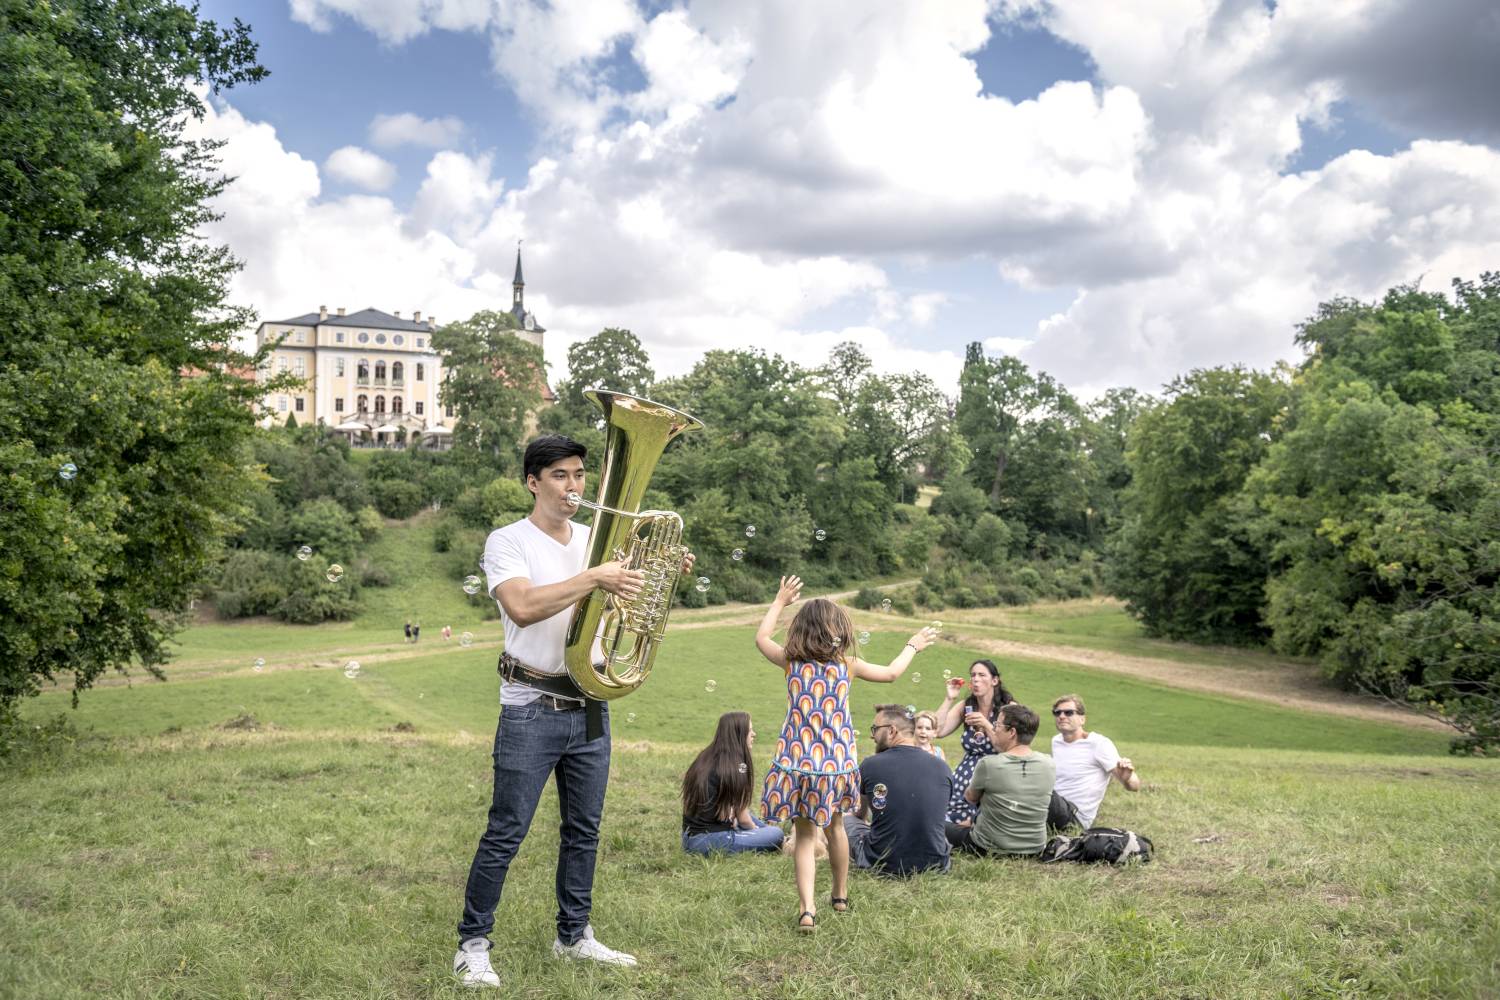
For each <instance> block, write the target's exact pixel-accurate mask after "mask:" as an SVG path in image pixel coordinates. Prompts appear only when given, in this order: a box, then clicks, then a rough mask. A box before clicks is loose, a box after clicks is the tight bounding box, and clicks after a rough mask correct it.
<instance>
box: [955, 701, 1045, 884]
mask: <svg viewBox="0 0 1500 1000" xmlns="http://www.w3.org/2000/svg"><path fill="white" fill-rule="evenodd" d="M1038 725H1039V720H1038V719H1037V715H1036V713H1035V712H1033V711H1032V710H1031V709H1029V708H1027V707H1026V706H1025V705H1017V704H1015V703H1014V702H1012V703H1011V704H1009V705H1006V706H1005V707H1004V708H1002V709H1001V710H1000V719H999V722H998V724H997V725H996V726H995V735H994V736H993V737H991V738H990V742H991V743H993V744H994V746H995V749H996V750H998V751H999V752H998V753H995V754H991V755H990V756H988V757H985V758H984V759H982V760H981V761H980V762H979V766H978V767H976V768H975V769H974V778H973V780H972V781H970V782H969V787H968V788H967V789H966V790H965V791H964V798H966V799H968V800H969V801H970V802H973V803H975V804H977V805H978V806H979V817H978V818H977V819H976V820H975V821H974V825H973V826H964V827H960V826H957V825H955V824H949V826H948V829H947V833H948V842H949V843H951V844H952V845H953V846H954V847H957V848H959V849H960V850H963V851H967V852H969V853H970V854H981V855H984V854H1022V855H1035V854H1040V853H1041V852H1042V848H1043V847H1045V846H1046V844H1047V807H1048V805H1049V804H1050V803H1051V801H1052V782H1053V779H1054V778H1055V777H1056V773H1057V772H1056V770H1055V769H1054V768H1053V766H1052V758H1051V757H1048V756H1047V755H1046V754H1044V753H1037V752H1036V751H1035V750H1033V749H1031V741H1032V739H1033V738H1035V736H1036V731H1037V726H1038Z"/></svg>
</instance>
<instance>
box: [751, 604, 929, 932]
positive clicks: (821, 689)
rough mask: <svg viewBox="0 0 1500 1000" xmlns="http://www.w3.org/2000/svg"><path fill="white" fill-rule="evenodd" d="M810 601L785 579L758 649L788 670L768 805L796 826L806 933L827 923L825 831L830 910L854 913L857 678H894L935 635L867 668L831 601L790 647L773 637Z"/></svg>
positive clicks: (797, 624)
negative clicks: (849, 815) (852, 683)
mask: <svg viewBox="0 0 1500 1000" xmlns="http://www.w3.org/2000/svg"><path fill="white" fill-rule="evenodd" d="M801 594H802V581H801V580H799V579H798V578H797V577H795V576H784V577H782V578H781V587H780V589H779V590H778V591H777V592H776V600H774V601H772V602H771V606H770V607H769V608H768V609H767V610H766V616H765V618H764V619H762V620H761V623H760V629H759V630H758V631H757V632H756V633H755V645H756V646H757V647H758V648H759V649H760V651H761V654H762V655H763V656H765V658H766V659H768V660H770V661H771V662H772V663H774V664H776V666H778V667H780V668H781V669H782V670H784V671H785V672H786V691H787V703H788V704H787V711H786V723H785V724H784V725H783V726H782V727H781V738H780V739H779V740H777V742H776V753H775V755H774V756H773V757H772V759H771V770H770V772H769V773H768V774H767V775H766V784H765V792H764V794H763V795H762V798H761V805H762V807H763V809H764V810H765V814H766V818H767V819H768V820H770V821H771V822H781V821H782V820H786V819H791V820H792V821H793V822H794V823H795V824H796V840H797V845H796V853H795V855H794V857H795V868H796V872H797V901H798V906H799V907H801V913H800V914H799V915H798V917H797V929H798V930H799V931H802V932H804V933H810V932H811V931H812V930H814V928H816V926H817V922H818V919H817V915H816V914H817V908H816V906H815V905H814V903H813V883H814V880H815V877H816V871H815V869H814V856H813V849H814V846H815V845H814V829H815V828H816V827H822V828H823V829H824V831H825V832H826V834H827V836H828V863H829V866H830V867H831V868H832V869H833V892H832V895H831V897H830V898H829V903H830V904H831V905H832V906H833V909H834V911H835V912H840V913H841V912H843V911H844V910H847V909H848V908H849V899H848V892H849V841H848V840H847V839H845V836H844V819H843V814H844V813H846V812H853V811H854V808H855V806H856V804H857V802H858V799H859V756H858V753H857V752H856V750H855V746H854V723H853V721H852V719H851V717H850V714H849V680H850V678H851V677H858V678H859V679H860V680H866V681H879V682H883V683H889V682H891V681H893V680H895V679H896V678H897V677H900V676H901V674H902V673H903V672H905V670H906V668H907V667H908V666H910V665H911V661H912V657H914V656H916V655H917V653H919V652H921V651H922V650H923V649H926V648H927V647H928V646H929V645H930V644H931V643H932V641H933V639H934V638H935V637H936V633H935V632H933V630H932V629H928V628H924V629H922V630H921V631H920V632H918V633H917V634H916V635H914V636H912V637H911V639H910V640H908V641H907V643H906V646H905V647H904V648H903V649H902V650H901V653H900V655H899V656H897V657H896V658H895V659H894V660H892V661H891V665H890V666H888V667H882V666H877V665H876V664H873V663H866V662H865V661H864V660H862V659H860V658H859V656H858V654H857V653H855V651H854V638H853V637H854V625H853V623H852V622H850V621H849V615H848V613H847V612H845V611H844V609H843V608H841V607H839V606H838V605H837V604H834V603H833V602H832V601H827V600H824V599H822V598H817V599H815V600H812V601H808V602H807V603H806V604H804V605H803V606H802V609H801V610H800V611H798V612H797V616H796V617H795V618H793V619H792V624H791V627H790V628H788V629H787V634H786V646H785V648H783V647H782V646H781V645H780V644H779V643H777V642H776V640H775V639H773V638H771V636H772V635H773V634H774V633H775V631H776V620H777V619H778V618H780V617H781V612H782V610H783V609H784V608H786V607H787V606H788V605H790V604H792V603H794V602H795V601H796V600H797V598H798V597H799V596H801Z"/></svg>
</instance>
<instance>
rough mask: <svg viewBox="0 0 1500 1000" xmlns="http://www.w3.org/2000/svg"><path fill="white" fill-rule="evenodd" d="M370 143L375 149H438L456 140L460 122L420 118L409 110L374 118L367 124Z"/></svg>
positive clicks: (451, 119)
mask: <svg viewBox="0 0 1500 1000" xmlns="http://www.w3.org/2000/svg"><path fill="white" fill-rule="evenodd" d="M369 131H370V141H371V142H372V143H374V144H375V145H377V146H383V147H387V148H390V147H394V146H425V147H428V148H429V149H442V148H444V147H445V146H451V145H453V144H454V143H455V142H457V141H458V137H459V136H460V135H462V134H463V131H464V123H463V122H461V121H459V120H458V119H457V118H455V117H453V116H452V115H445V116H444V117H442V118H423V117H422V116H421V115H414V114H412V113H411V112H409V111H403V112H401V113H400V114H395V115H376V116H375V118H374V119H373V120H372V121H371V122H370V130H369Z"/></svg>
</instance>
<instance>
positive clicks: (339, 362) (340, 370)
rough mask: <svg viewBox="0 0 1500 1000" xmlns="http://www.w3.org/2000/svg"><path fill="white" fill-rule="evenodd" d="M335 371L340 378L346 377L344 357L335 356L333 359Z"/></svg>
mask: <svg viewBox="0 0 1500 1000" xmlns="http://www.w3.org/2000/svg"><path fill="white" fill-rule="evenodd" d="M333 373H334V374H335V375H337V376H338V377H339V378H343V377H344V359H343V358H334V359H333Z"/></svg>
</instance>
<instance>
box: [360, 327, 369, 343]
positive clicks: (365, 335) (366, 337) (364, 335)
mask: <svg viewBox="0 0 1500 1000" xmlns="http://www.w3.org/2000/svg"><path fill="white" fill-rule="evenodd" d="M359 342H360V343H361V344H368V343H369V342H370V335H369V334H368V333H365V332H364V331H363V330H361V331H360V334H359Z"/></svg>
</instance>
